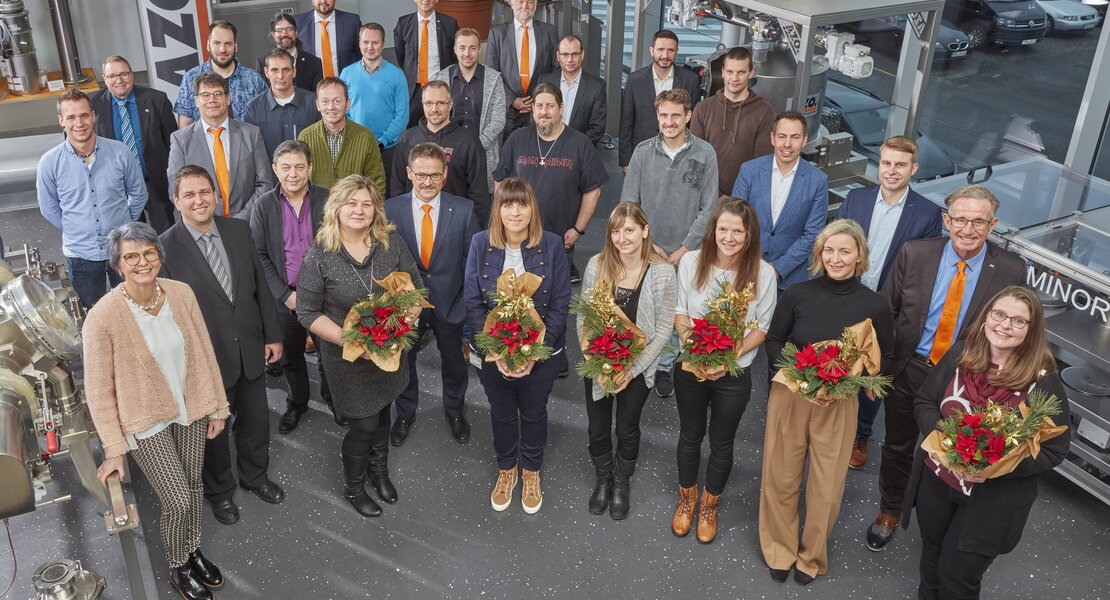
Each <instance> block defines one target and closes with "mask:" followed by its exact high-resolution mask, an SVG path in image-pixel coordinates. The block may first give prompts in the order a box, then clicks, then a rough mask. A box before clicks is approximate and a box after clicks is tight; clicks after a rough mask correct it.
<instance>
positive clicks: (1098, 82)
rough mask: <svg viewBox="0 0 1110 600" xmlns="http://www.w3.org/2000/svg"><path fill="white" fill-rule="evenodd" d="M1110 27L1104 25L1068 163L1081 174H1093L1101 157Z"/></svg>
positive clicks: (1109, 92)
mask: <svg viewBox="0 0 1110 600" xmlns="http://www.w3.org/2000/svg"><path fill="white" fill-rule="evenodd" d="M1108 58H1110V27H1105V26H1104V27H1103V28H1102V31H1101V32H1099V36H1098V47H1096V48H1095V56H1094V59H1093V60H1092V61H1091V73H1090V75H1089V76H1088V78H1087V87H1086V89H1085V90H1084V91H1083V99H1082V101H1080V104H1079V114H1078V115H1076V118H1075V129H1073V130H1072V134H1071V142H1070V143H1069V144H1068V153H1067V155H1066V157H1065V158H1064V164H1065V165H1067V166H1069V167H1071V168H1072V169H1073V170H1075V171H1079V172H1081V173H1092V172H1093V171H1094V167H1095V161H1096V160H1097V159H1098V155H1099V152H1100V147H1101V146H1102V142H1103V137H1104V133H1105V131H1106V125H1107V120H1108V116H1110V115H1108V114H1107V107H1108V106H1110V60H1107V59H1108Z"/></svg>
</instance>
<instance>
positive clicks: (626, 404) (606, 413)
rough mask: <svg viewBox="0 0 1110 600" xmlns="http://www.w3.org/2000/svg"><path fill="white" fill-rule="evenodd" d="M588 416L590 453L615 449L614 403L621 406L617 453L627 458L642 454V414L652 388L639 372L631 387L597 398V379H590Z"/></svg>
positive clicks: (599, 453) (607, 452) (618, 420)
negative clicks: (595, 386)
mask: <svg viewBox="0 0 1110 600" xmlns="http://www.w3.org/2000/svg"><path fill="white" fill-rule="evenodd" d="M585 382H586V416H587V417H589V421H590V428H589V431H590V456H601V455H603V454H609V453H610V452H612V451H613V404H616V405H617V453H618V454H620V455H621V458H623V459H625V460H636V457H637V456H639V454H640V414H641V413H643V412H644V404H645V403H647V398H648V392H649V390H648V387H647V384H646V383H644V376H643V375H637V376H636V377H635V378H634V379H633V380H632V381H630V382H628V387H626V388H624V389H623V390H621V392H620V393H619V394H617V395H616V397H615V398H614V396H611V395H610V396H605V397H603V398H602V399H601V400H594V399H593V391H594V381H593V380H592V379H586V380H585Z"/></svg>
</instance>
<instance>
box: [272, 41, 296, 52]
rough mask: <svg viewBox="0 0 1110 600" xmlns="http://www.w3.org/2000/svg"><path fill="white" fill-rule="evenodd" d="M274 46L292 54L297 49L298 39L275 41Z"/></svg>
mask: <svg viewBox="0 0 1110 600" xmlns="http://www.w3.org/2000/svg"><path fill="white" fill-rule="evenodd" d="M274 45H275V46H277V47H278V48H281V49H282V50H285V51H286V52H292V51H293V49H294V48H296V47H297V38H293V39H289V40H285V39H283V40H280V41H275V42H274Z"/></svg>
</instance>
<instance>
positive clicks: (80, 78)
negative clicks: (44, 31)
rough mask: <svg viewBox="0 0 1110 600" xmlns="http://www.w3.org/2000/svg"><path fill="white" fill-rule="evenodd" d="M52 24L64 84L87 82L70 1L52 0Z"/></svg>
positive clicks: (71, 84)
mask: <svg viewBox="0 0 1110 600" xmlns="http://www.w3.org/2000/svg"><path fill="white" fill-rule="evenodd" d="M50 24H51V25H53V26H54V40H55V41H56V42H57V43H58V59H59V60H60V61H61V63H62V82H63V83H65V84H66V85H67V86H73V85H81V84H82V83H85V82H87V81H88V80H89V78H88V77H87V76H86V75H85V73H84V72H83V71H82V70H81V57H79V56H78V55H77V38H75V37H73V16H72V15H71V14H70V12H69V0H50Z"/></svg>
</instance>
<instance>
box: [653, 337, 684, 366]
mask: <svg viewBox="0 0 1110 600" xmlns="http://www.w3.org/2000/svg"><path fill="white" fill-rule="evenodd" d="M680 348H681V344H680V343H679V341H678V332H677V331H674V330H673V329H672V330H671V339H670V340H668V341H667V345H666V346H664V347H663V351H662V352H660V353H659V364H658V365H657V366H656V367H655V372H656V373H658V372H660V371H663V372H666V373H670V372H671V369H673V368H674V361H675V360H677V359H678V354H679V350H680Z"/></svg>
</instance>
